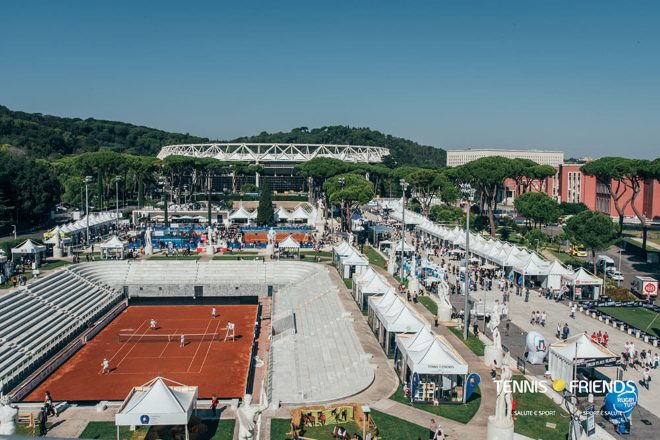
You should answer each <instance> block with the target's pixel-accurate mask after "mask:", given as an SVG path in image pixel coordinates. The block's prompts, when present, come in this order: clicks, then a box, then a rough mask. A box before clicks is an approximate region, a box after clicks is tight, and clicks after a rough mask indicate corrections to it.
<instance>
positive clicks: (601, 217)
mask: <svg viewBox="0 0 660 440" xmlns="http://www.w3.org/2000/svg"><path fill="white" fill-rule="evenodd" d="M564 232H565V233H566V235H567V236H568V237H570V239H571V241H572V242H573V243H581V244H583V245H585V246H586V247H587V248H588V249H590V250H591V256H592V257H593V264H594V273H596V252H597V251H601V250H605V249H607V248H608V247H610V246H611V245H612V244H613V243H614V241H615V240H616V235H617V231H616V226H614V223H612V219H611V218H610V217H609V216H607V215H605V214H603V213H602V212H594V211H583V212H581V213H579V214H577V215H575V216H573V217H571V218H570V219H569V220H568V221H567V222H566V226H565V227H564Z"/></svg>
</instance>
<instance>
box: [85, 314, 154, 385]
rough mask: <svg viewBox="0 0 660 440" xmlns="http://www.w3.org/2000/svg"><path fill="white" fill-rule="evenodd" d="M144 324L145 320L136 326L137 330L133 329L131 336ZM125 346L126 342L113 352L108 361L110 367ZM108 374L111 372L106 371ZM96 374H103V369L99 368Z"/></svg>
mask: <svg viewBox="0 0 660 440" xmlns="http://www.w3.org/2000/svg"><path fill="white" fill-rule="evenodd" d="M146 322H147V320H146V319H145V320H144V321H142V323H141V324H140V325H138V328H136V329H135V332H134V333H133V334H134V335H136V334H137V332H138V330H140V327H142V326H143V325H144V324H145V323H146ZM126 344H128V341H126V342H123V343H122V344H121V346H120V347H119V349H117V351H115V354H113V355H112V357H111V358H110V359H108V363H109V364H110V366H112V364H111V362H112V360H113V359H114V358H115V357H116V356H117V355H118V354H119V352H121V351H122V350H123V349H124V347H125V346H126ZM111 370H112V368H111ZM110 373H111V371H108V374H110ZM97 374H103V367H101V369H100V370H99V372H98V373H97Z"/></svg>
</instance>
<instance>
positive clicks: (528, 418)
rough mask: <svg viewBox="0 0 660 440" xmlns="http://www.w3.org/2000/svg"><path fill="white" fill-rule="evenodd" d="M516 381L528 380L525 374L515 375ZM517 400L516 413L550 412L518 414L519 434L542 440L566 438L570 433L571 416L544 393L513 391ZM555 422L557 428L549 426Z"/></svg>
mask: <svg viewBox="0 0 660 440" xmlns="http://www.w3.org/2000/svg"><path fill="white" fill-rule="evenodd" d="M513 380H514V381H523V380H527V379H525V377H524V376H521V375H515V376H513ZM513 399H514V400H515V401H516V413H518V414H520V412H523V411H547V412H548V413H549V414H547V415H546V414H543V415H539V414H536V415H534V414H530V415H522V414H520V415H517V416H516V420H515V428H514V430H515V432H517V433H518V434H522V435H525V436H527V437H531V438H533V439H541V440H564V439H565V438H566V434H567V433H568V423H569V421H570V417H569V415H568V414H567V413H565V412H564V410H562V409H561V407H559V406H558V405H555V403H554V402H553V401H552V400H551V399H550V398H549V397H548V396H546V395H545V394H543V393H530V392H525V393H513ZM547 423H554V424H555V428H549V427H548V426H547V425H546V424H547Z"/></svg>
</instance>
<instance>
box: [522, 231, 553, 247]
mask: <svg viewBox="0 0 660 440" xmlns="http://www.w3.org/2000/svg"><path fill="white" fill-rule="evenodd" d="M548 241H549V238H548V236H547V234H545V233H544V232H543V231H541V230H540V229H530V230H529V231H527V233H526V234H525V243H526V244H527V247H529V248H530V249H534V250H535V251H537V250H538V249H542V248H544V247H545V245H546V244H548Z"/></svg>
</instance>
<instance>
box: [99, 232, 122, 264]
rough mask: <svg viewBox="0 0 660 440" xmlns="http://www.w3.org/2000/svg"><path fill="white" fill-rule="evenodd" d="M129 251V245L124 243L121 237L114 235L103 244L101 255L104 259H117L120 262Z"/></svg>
mask: <svg viewBox="0 0 660 440" xmlns="http://www.w3.org/2000/svg"><path fill="white" fill-rule="evenodd" d="M127 249H128V244H127V243H124V242H122V241H121V240H120V239H119V237H117V236H116V235H113V236H112V237H110V238H109V239H108V240H106V241H105V242H103V243H101V253H102V254H103V258H106V259H107V258H110V257H115V258H117V259H118V260H123V259H124V253H125V252H126V250H127Z"/></svg>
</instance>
